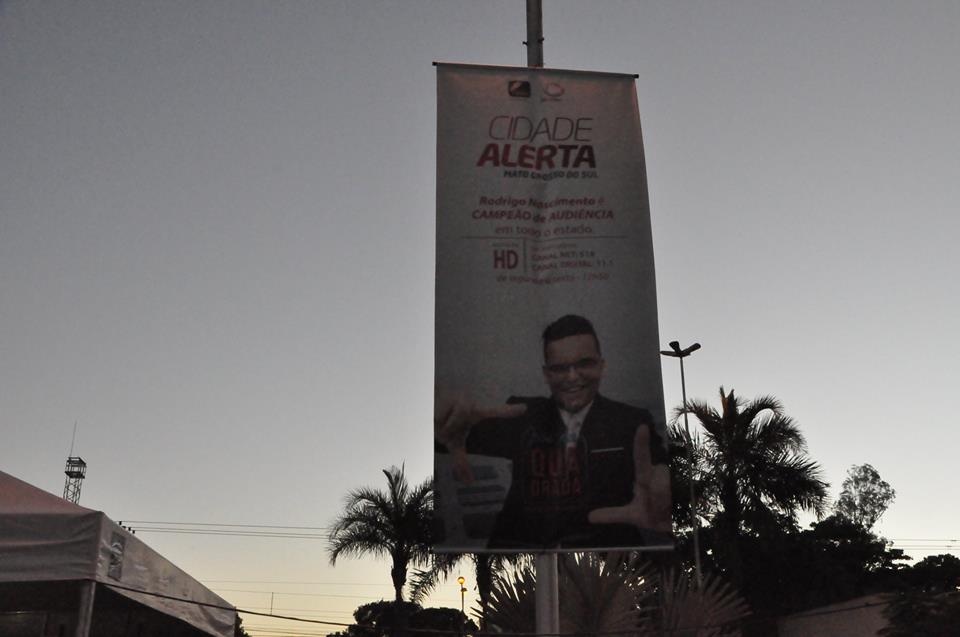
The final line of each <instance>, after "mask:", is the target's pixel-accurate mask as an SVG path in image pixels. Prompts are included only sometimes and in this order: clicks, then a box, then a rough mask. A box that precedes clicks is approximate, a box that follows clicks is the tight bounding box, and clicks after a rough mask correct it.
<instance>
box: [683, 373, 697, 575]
mask: <svg viewBox="0 0 960 637" xmlns="http://www.w3.org/2000/svg"><path fill="white" fill-rule="evenodd" d="M680 392H681V394H682V395H683V428H684V429H685V430H686V434H687V468H688V469H689V471H690V517H691V518H692V521H693V559H694V564H695V567H696V574H697V590H698V591H702V590H703V569H702V566H701V564H700V516H699V514H698V512H697V493H696V489H695V487H694V484H693V483H694V482H695V480H694V476H693V438H691V437H690V421H689V420H688V419H687V379H686V377H685V376H684V373H683V357H682V356H681V357H680Z"/></svg>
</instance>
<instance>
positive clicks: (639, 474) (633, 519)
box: [587, 425, 671, 533]
mask: <svg viewBox="0 0 960 637" xmlns="http://www.w3.org/2000/svg"><path fill="white" fill-rule="evenodd" d="M633 463H634V470H633V474H634V483H633V499H632V500H631V501H630V502H629V503H628V504H625V505H623V506H619V507H605V508H603V509H594V510H593V511H591V512H590V513H589V514H588V516H587V519H588V520H589V521H590V523H591V524H632V525H633V526H635V527H637V528H638V529H652V530H654V531H662V532H665V533H669V532H670V530H671V529H670V470H669V468H668V467H667V465H665V464H660V465H655V464H653V462H652V460H651V459H650V425H643V426H641V427H640V428H639V429H637V434H636V435H635V436H634V437H633Z"/></svg>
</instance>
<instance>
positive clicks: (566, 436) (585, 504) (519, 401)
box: [435, 315, 672, 549]
mask: <svg viewBox="0 0 960 637" xmlns="http://www.w3.org/2000/svg"><path fill="white" fill-rule="evenodd" d="M543 356H544V365H543V375H544V379H545V380H546V383H547V385H548V387H549V388H550V397H549V398H511V399H510V400H509V401H508V404H506V405H500V406H496V407H479V406H477V405H475V404H472V403H471V402H469V401H468V400H467V399H465V398H464V397H459V398H454V399H446V398H444V399H441V398H438V402H437V411H436V414H435V418H436V422H435V427H436V438H437V441H438V443H439V444H440V445H441V446H442V447H444V448H445V449H446V450H447V451H448V452H449V453H450V454H451V455H452V457H453V461H454V472H455V475H456V476H457V479H458V480H460V481H462V482H470V481H472V473H471V469H470V464H469V462H468V459H467V454H468V453H469V454H480V455H487V456H499V457H502V458H508V459H510V460H512V463H513V464H512V466H513V473H512V477H511V482H510V489H509V492H508V494H507V498H506V501H505V503H504V506H503V509H502V510H501V512H500V514H499V515H498V516H497V520H496V524H495V526H494V529H493V531H492V533H491V536H490V540H489V543H488V547H489V548H503V549H523V548H531V549H533V548H586V547H598V548H601V547H608V548H615V547H624V548H625V547H633V546H650V545H658V546H663V545H670V544H672V540H671V537H670V473H669V469H668V466H667V453H666V449H665V447H664V445H663V442H662V440H661V438H660V436H659V435H658V434H657V433H656V431H655V430H654V425H653V419H652V418H651V415H650V413H649V412H648V411H647V410H645V409H639V408H636V407H632V406H630V405H626V404H624V403H620V402H617V401H614V400H611V399H609V398H606V397H605V396H602V395H601V394H600V382H601V381H602V380H603V376H604V373H605V371H606V363H605V361H604V360H603V357H602V356H601V352H600V341H599V338H598V337H597V334H596V332H595V331H594V328H593V325H592V324H591V323H590V321H588V320H587V319H585V318H583V317H581V316H575V315H567V316H564V317H562V318H560V319H558V320H557V321H555V322H553V323H551V324H550V325H549V326H548V327H547V328H546V330H544V332H543Z"/></svg>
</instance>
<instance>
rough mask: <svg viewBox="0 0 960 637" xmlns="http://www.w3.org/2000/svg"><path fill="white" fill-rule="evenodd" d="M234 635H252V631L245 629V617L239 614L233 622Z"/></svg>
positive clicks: (246, 636) (239, 636)
mask: <svg viewBox="0 0 960 637" xmlns="http://www.w3.org/2000/svg"><path fill="white" fill-rule="evenodd" d="M233 637H250V633H248V632H247V631H245V630H244V629H243V619H242V618H241V617H240V615H237V621H236V622H235V623H234V624H233Z"/></svg>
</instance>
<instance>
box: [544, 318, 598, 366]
mask: <svg viewBox="0 0 960 637" xmlns="http://www.w3.org/2000/svg"><path fill="white" fill-rule="evenodd" d="M580 334H589V335H590V336H592V337H593V342H594V344H596V346H597V354H600V353H601V352H600V339H599V338H597V332H596V330H594V329H593V323H591V322H590V321H588V320H587V319H585V318H583V317H582V316H577V315H576V314H567V315H566V316H561V317H560V318H558V319H557V320H556V321H554V322H553V323H551V324H550V325H548V326H547V328H546V329H545V330H543V357H544V359H546V357H547V345H548V344H550V343H552V342H553V341H559V340H560V339H561V338H567V337H568V336H578V335H580Z"/></svg>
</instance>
